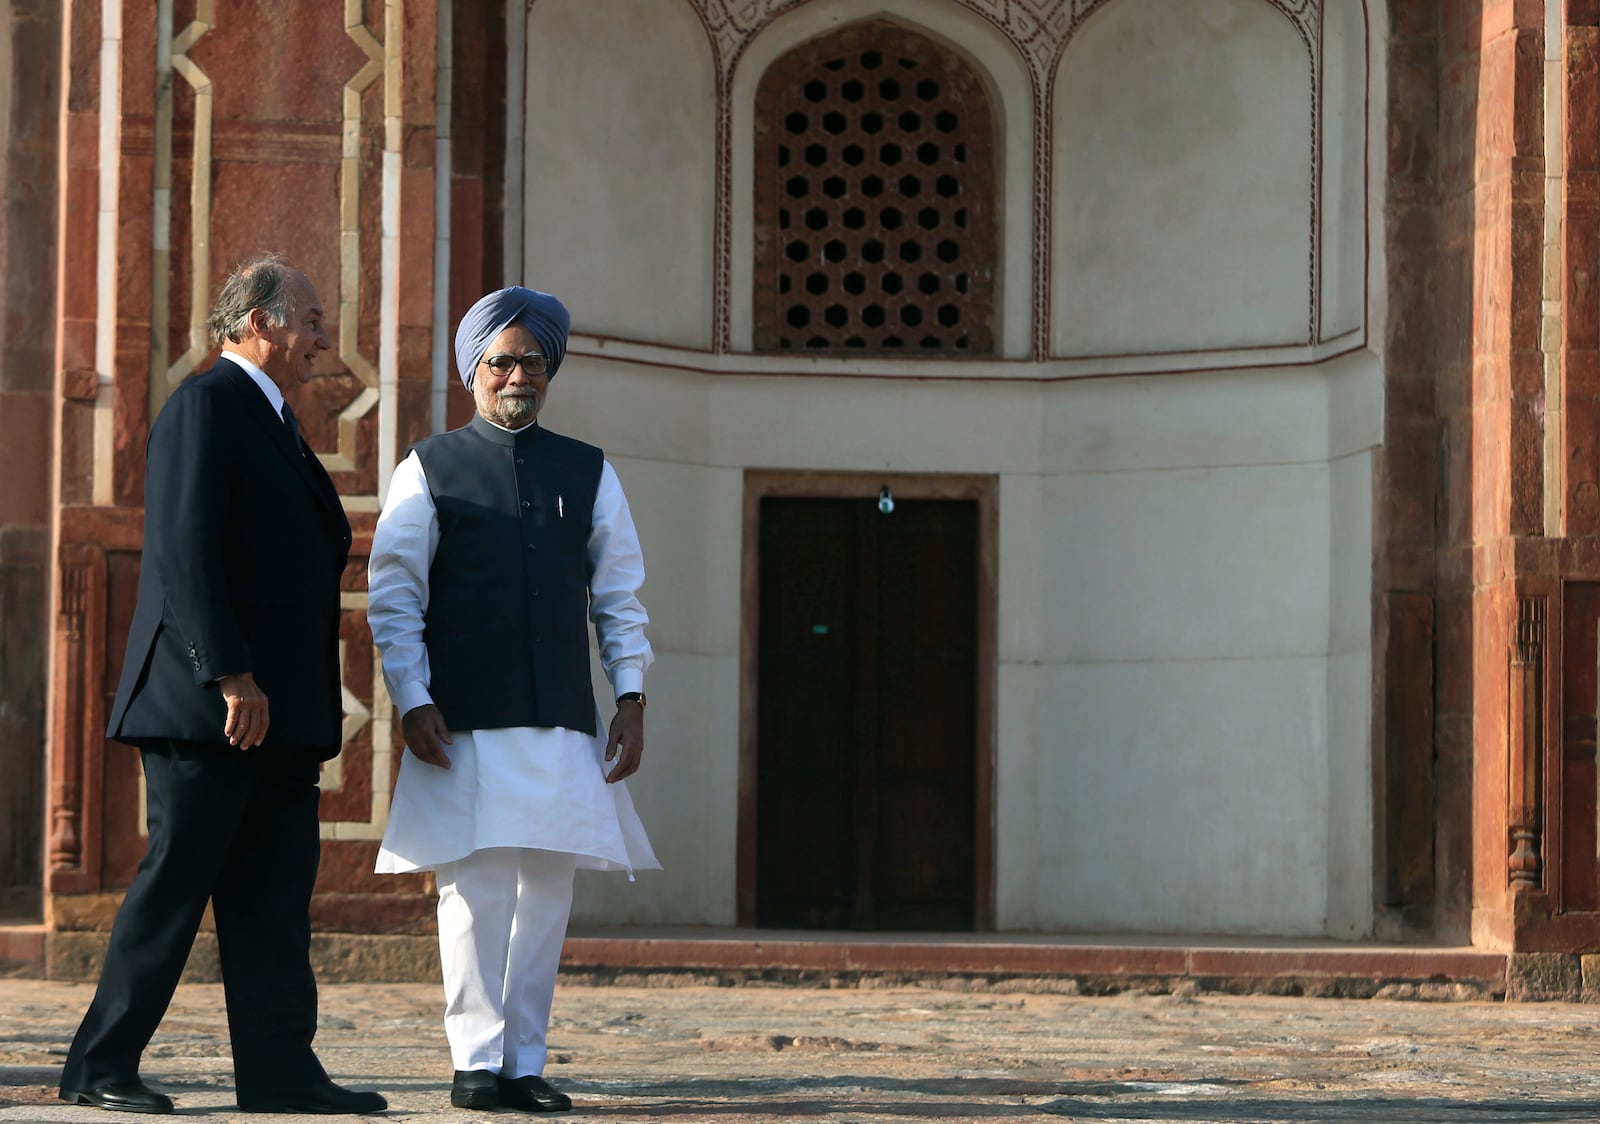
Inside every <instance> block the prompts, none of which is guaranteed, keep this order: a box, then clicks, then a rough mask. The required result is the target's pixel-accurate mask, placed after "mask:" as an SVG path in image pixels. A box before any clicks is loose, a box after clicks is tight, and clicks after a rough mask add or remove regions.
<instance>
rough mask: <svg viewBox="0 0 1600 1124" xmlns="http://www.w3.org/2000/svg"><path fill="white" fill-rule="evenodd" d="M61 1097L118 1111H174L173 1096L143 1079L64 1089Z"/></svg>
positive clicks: (67, 1100) (77, 1102) (65, 1099)
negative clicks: (88, 1087)
mask: <svg viewBox="0 0 1600 1124" xmlns="http://www.w3.org/2000/svg"><path fill="white" fill-rule="evenodd" d="M61 1099H62V1100H64V1101H66V1102H67V1103H68V1104H89V1105H94V1107H95V1108H109V1109H112V1110H114V1111H116V1112H156V1113H161V1114H163V1115H164V1114H166V1113H169V1112H171V1111H172V1098H171V1097H169V1096H167V1095H166V1094H165V1093H158V1092H156V1091H155V1090H154V1089H150V1088H147V1087H146V1086H145V1083H144V1082H143V1081H140V1080H139V1079H138V1078H134V1079H133V1080H132V1081H113V1082H112V1083H111V1084H109V1085H97V1086H96V1087H95V1088H93V1089H62V1090H61Z"/></svg>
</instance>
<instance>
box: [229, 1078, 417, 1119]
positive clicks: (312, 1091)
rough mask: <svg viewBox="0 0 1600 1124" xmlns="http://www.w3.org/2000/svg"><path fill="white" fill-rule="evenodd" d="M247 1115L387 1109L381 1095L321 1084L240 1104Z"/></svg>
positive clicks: (354, 1112)
mask: <svg viewBox="0 0 1600 1124" xmlns="http://www.w3.org/2000/svg"><path fill="white" fill-rule="evenodd" d="M239 1107H240V1108H242V1109H243V1110H244V1111H246V1112H290V1113H316V1114H317V1115H334V1114H338V1115H347V1114H348V1115H354V1116H359V1115H363V1114H365V1113H369V1112H382V1111H383V1110H384V1109H386V1108H388V1107H389V1102H388V1101H386V1100H384V1099H383V1095H382V1094H381V1093H366V1092H361V1091H359V1090H356V1089H341V1088H340V1087H339V1086H337V1085H335V1084H334V1083H333V1082H332V1081H324V1082H322V1083H321V1084H318V1085H311V1086H308V1087H307V1088H304V1089H295V1090H293V1091H291V1092H288V1093H279V1094H278V1095H277V1096H275V1097H264V1098H263V1099H261V1100H259V1101H251V1102H250V1103H249V1104H244V1103H242V1102H241V1103H240V1105H239Z"/></svg>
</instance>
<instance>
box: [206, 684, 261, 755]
mask: <svg viewBox="0 0 1600 1124" xmlns="http://www.w3.org/2000/svg"><path fill="white" fill-rule="evenodd" d="M217 686H218V687H220V688H222V697H223V700H224V701H226V702H227V704H228V720H227V722H226V723H224V724H223V727H222V735H223V737H225V738H227V739H228V744H229V745H236V746H238V747H239V748H240V749H254V748H255V747H256V746H258V745H260V744H261V743H262V742H264V741H265V740H266V738H267V726H268V725H270V724H271V719H270V717H269V716H268V714H267V695H266V692H265V691H263V690H262V689H261V688H260V687H257V686H256V677H255V676H254V675H253V674H252V673H250V672H248V671H242V672H240V673H239V674H238V675H224V676H223V677H222V678H221V679H219V680H217Z"/></svg>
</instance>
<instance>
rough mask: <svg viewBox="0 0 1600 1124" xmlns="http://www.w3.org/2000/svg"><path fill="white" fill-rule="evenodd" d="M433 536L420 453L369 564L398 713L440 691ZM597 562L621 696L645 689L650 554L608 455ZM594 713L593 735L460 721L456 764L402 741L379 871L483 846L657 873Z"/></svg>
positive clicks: (605, 643) (599, 602) (596, 525)
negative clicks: (433, 667) (432, 667)
mask: <svg viewBox="0 0 1600 1124" xmlns="http://www.w3.org/2000/svg"><path fill="white" fill-rule="evenodd" d="M438 545H439V520H438V512H437V511H436V509H435V508H434V504H433V496H432V493H430V492H429V490H428V482H427V479H426V477H425V476H424V475H423V471H422V462H421V461H420V460H418V458H417V455H416V454H415V453H412V454H411V455H410V456H408V457H407V458H406V459H405V460H404V461H402V462H401V463H400V464H399V465H398V466H397V467H396V468H395V471H394V476H393V477H392V478H391V479H390V481H389V494H388V497H387V499H386V500H385V501H384V505H383V512H382V514H381V515H380V516H379V517H378V524H377V528H376V530H375V531H374V533H373V537H372V557H371V562H370V566H369V570H368V594H369V598H368V610H367V618H368V620H369V621H370V623H371V625H372V639H373V642H374V643H376V644H377V646H378V650H379V651H380V652H381V653H382V655H383V677H384V681H385V682H386V683H387V684H388V687H389V695H390V697H391V698H392V699H393V700H394V703H395V706H396V708H397V709H398V711H399V713H401V714H405V713H406V712H407V711H409V710H412V709H413V708H415V707H418V706H423V705H425V704H428V703H431V702H432V701H433V699H432V696H431V695H429V693H428V685H429V682H430V672H429V667H428V650H427V647H426V646H425V645H424V643H423V614H424V613H425V612H426V610H427V607H428V572H429V570H430V569H431V567H432V565H433V556H434V551H435V550H436V549H437V547H438ZM589 565H590V568H591V571H592V576H591V578H590V583H589V591H590V608H589V617H590V619H591V620H592V621H593V622H594V628H595V633H596V636H597V637H598V638H599V642H600V663H601V666H602V667H603V668H604V670H605V674H606V678H607V679H609V680H610V681H611V685H612V687H613V688H614V690H615V693H616V694H619V695H620V694H623V693H624V692H627V691H638V690H642V689H643V687H644V673H645V669H646V668H648V667H649V666H650V663H651V660H652V659H653V655H652V653H651V650H650V644H649V641H647V640H646V639H645V635H644V626H645V624H646V622H647V620H648V618H647V616H646V614H645V611H644V606H643V605H641V604H640V603H639V597H638V591H639V587H640V586H641V585H643V583H644V559H643V556H642V554H641V553H640V550H639V537H638V534H637V533H636V532H635V531H634V527H633V517H632V516H631V515H630V514H629V512H628V501H627V499H626V497H624V496H623V494H622V484H621V482H620V481H619V480H618V479H617V474H616V472H615V471H614V470H613V469H612V467H611V465H610V464H609V463H606V464H605V465H604V466H603V468H602V470H601V474H600V486H599V489H598V491H597V493H596V495H595V502H594V516H593V520H592V522H591V525H590V532H589ZM445 717H446V720H447V721H448V719H449V716H448V715H446V716H445ZM598 717H599V716H598V715H597V722H596V730H597V731H598V734H597V736H595V737H592V738H591V737H590V736H589V735H588V734H585V733H583V732H581V731H578V730H569V729H565V728H561V727H557V728H554V729H542V728H534V727H528V726H522V727H516V728H512V729H501V730H471V731H460V732H457V731H454V730H452V731H451V737H452V739H454V744H452V745H448V746H446V747H445V751H446V752H447V753H448V754H449V755H450V762H451V767H450V768H449V769H440V768H437V767H435V766H432V765H427V764H424V763H423V762H422V761H420V760H418V759H417V758H416V757H415V756H414V755H413V754H412V753H411V752H410V751H409V750H407V752H406V754H405V756H404V757H403V758H402V760H401V764H400V777H399V780H398V781H397V782H396V784H395V791H394V800H393V802H392V803H391V805H390V808H389V822H388V825H387V826H386V827H385V829H384V833H383V845H382V847H381V848H380V849H379V851H378V864H377V873H379V874H403V873H406V872H409V871H415V870H431V869H433V868H434V867H436V866H438V865H439V864H441V863H449V862H455V861H457V860H459V859H462V858H465V857H466V856H467V855H470V854H472V853H473V852H475V851H478V850H482V849H484V848H488V847H530V848H537V849H540V850H547V851H557V852H563V853H567V854H571V855H573V856H575V857H576V859H577V865H578V866H579V867H580V868H587V869H591V870H628V871H630V872H631V871H634V870H659V869H660V867H661V864H660V863H659V862H657V861H656V856H655V853H654V852H653V851H652V850H651V848H650V840H649V839H648V838H647V837H646V835H645V831H644V825H643V824H642V823H640V821H639V816H638V814H637V813H636V812H635V811H634V808H633V800H632V798H631V797H630V796H629V795H628V789H627V784H626V782H624V781H619V782H617V783H616V784H607V783H606V781H605V775H606V773H607V772H608V771H609V770H610V768H611V766H610V765H608V764H607V763H606V761H605V747H606V741H607V737H608V733H607V728H606V724H605V723H604V722H602V721H599V720H598ZM613 764H614V763H613Z"/></svg>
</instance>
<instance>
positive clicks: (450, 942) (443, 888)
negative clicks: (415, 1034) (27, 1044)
mask: <svg viewBox="0 0 1600 1124" xmlns="http://www.w3.org/2000/svg"><path fill="white" fill-rule="evenodd" d="M576 871H577V859H576V858H575V857H574V856H572V855H568V854H562V853H560V852H557V851H539V850H533V849H531V848H524V847H492V848H487V849H485V850H481V851H474V852H473V853H472V854H470V855H468V856H467V857H466V858H464V859H460V860H458V861H456V862H453V863H444V864H442V865H440V866H439V867H438V868H437V869H436V871H435V877H436V878H437V880H438V883H439V953H440V960H441V961H442V962H443V967H444V994H445V1014H444V1031H445V1037H446V1038H447V1039H449V1041H450V1058H451V1060H452V1062H454V1064H455V1068H456V1069H463V1070H465V1069H486V1070H489V1071H491V1072H494V1073H499V1074H502V1075H504V1076H506V1077H508V1078H510V1077H526V1076H528V1075H529V1074H543V1073H544V1065H545V1059H546V1057H547V1055H548V1053H549V1048H548V1045H547V1043H546V1037H545V1036H546V1033H547V1031H548V1030H549V1027H550V1005H551V1002H552V1000H553V999H554V996H555V989H556V970H557V969H558V968H559V967H560V966H561V945H562V942H563V941H565V940H566V937H567V917H568V916H569V915H570V914H571V912H572V881H573V876H574V874H575V872H576Z"/></svg>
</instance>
